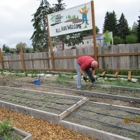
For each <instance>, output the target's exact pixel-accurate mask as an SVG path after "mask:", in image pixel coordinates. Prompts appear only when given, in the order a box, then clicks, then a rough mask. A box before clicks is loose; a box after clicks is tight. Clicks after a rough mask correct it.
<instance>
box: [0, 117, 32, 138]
mask: <svg viewBox="0 0 140 140" xmlns="http://www.w3.org/2000/svg"><path fill="white" fill-rule="evenodd" d="M10 121H11V120H8V121H4V122H1V121H0V140H33V139H32V135H31V134H29V133H27V132H25V131H23V130H20V129H18V128H16V127H13V126H12V125H10V124H9V123H10Z"/></svg>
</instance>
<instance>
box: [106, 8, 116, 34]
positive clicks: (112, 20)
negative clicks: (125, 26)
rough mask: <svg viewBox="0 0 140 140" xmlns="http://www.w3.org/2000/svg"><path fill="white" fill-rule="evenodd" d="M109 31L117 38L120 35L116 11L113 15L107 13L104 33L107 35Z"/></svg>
mask: <svg viewBox="0 0 140 140" xmlns="http://www.w3.org/2000/svg"><path fill="white" fill-rule="evenodd" d="M107 30H108V31H109V32H113V36H116V35H117V34H118V29H117V19H116V14H115V12H114V11H113V12H112V13H111V12H110V13H109V12H106V16H105V21H104V25H103V33H105V32H106V31H107Z"/></svg>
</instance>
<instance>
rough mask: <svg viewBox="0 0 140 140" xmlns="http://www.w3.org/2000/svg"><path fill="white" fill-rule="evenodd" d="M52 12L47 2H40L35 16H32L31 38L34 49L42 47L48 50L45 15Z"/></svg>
mask: <svg viewBox="0 0 140 140" xmlns="http://www.w3.org/2000/svg"><path fill="white" fill-rule="evenodd" d="M51 12H52V8H50V4H49V2H48V1H47V0H41V2H40V5H39V7H38V9H37V11H36V13H35V14H33V19H32V20H31V22H33V27H34V32H33V35H32V36H31V40H32V45H33V48H34V50H35V48H37V47H39V46H42V47H43V48H44V49H46V50H47V49H48V38H47V36H48V30H47V28H46V27H47V21H46V15H47V14H49V13H51Z"/></svg>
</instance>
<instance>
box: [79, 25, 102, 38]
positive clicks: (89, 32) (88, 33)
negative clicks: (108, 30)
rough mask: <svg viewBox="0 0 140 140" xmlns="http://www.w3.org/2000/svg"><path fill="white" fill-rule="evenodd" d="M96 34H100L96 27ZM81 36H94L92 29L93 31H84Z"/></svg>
mask: <svg viewBox="0 0 140 140" xmlns="http://www.w3.org/2000/svg"><path fill="white" fill-rule="evenodd" d="M95 28H96V34H98V33H99V32H100V29H99V28H98V27H97V26H96V27H95ZM81 35H82V36H83V37H84V36H89V35H93V32H92V29H91V30H87V31H83V32H81Z"/></svg>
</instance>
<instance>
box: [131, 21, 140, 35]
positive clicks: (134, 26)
mask: <svg viewBox="0 0 140 140" xmlns="http://www.w3.org/2000/svg"><path fill="white" fill-rule="evenodd" d="M137 28H138V25H137V23H136V22H134V23H133V26H132V29H130V34H132V35H136V36H137V33H138V31H137Z"/></svg>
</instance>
